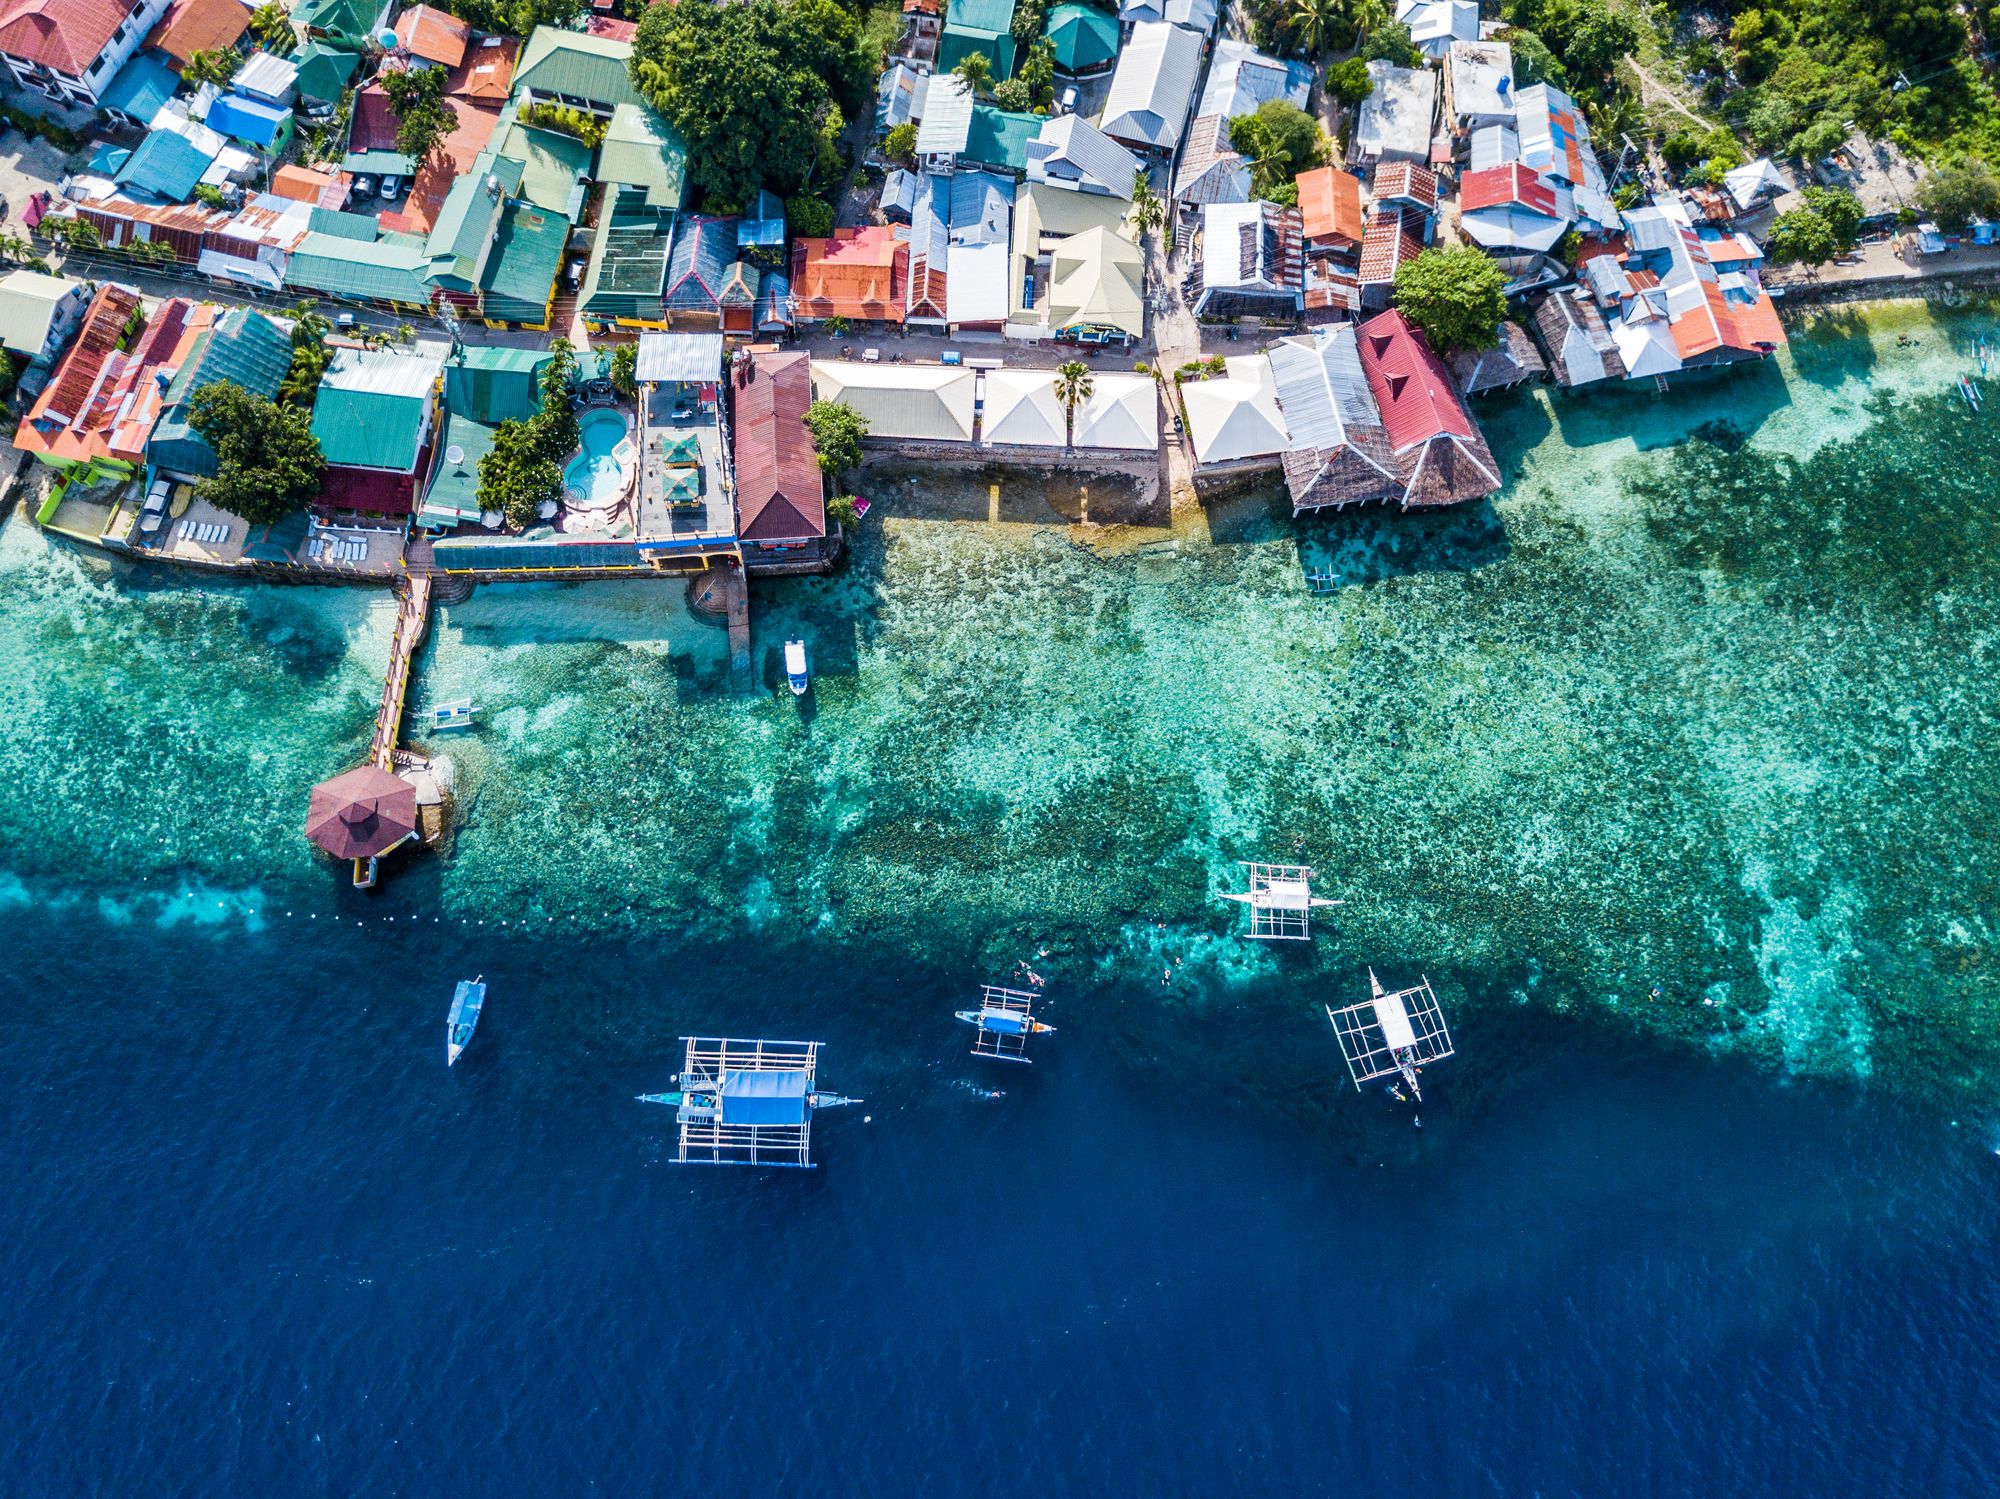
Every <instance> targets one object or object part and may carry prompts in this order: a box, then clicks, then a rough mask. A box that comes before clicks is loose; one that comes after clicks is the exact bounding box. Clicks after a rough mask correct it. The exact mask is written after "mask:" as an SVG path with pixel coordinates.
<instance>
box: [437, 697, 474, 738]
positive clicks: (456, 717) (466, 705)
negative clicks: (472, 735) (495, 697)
mask: <svg viewBox="0 0 2000 1499" xmlns="http://www.w3.org/2000/svg"><path fill="white" fill-rule="evenodd" d="M478 711H479V710H478V709H477V708H475V707H473V705H472V699H471V698H469V697H460V698H453V699H452V700H451V701H450V702H448V703H438V704H437V705H436V706H434V707H433V708H432V709H431V713H430V725H431V728H432V729H434V730H441V729H469V728H471V727H472V719H473V715H474V714H476V713H477V712H478Z"/></svg>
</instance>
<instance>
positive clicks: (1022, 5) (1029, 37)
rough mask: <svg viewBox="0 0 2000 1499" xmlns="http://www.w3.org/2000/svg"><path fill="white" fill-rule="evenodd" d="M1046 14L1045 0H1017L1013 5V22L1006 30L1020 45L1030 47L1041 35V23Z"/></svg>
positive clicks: (1046, 5)
mask: <svg viewBox="0 0 2000 1499" xmlns="http://www.w3.org/2000/svg"><path fill="white" fill-rule="evenodd" d="M1047 15H1048V4H1047V0H1018V3H1017V4H1016V5H1015V6H1014V20H1013V23H1012V24H1011V25H1009V26H1008V28H1007V30H1008V32H1009V34H1010V35H1012V37H1013V38H1014V40H1015V41H1016V42H1017V43H1019V44H1020V45H1021V46H1023V47H1032V46H1033V45H1034V44H1035V42H1036V41H1037V40H1038V39H1039V38H1040V37H1041V34H1042V23H1043V21H1044V19H1045V18H1046V17H1047Z"/></svg>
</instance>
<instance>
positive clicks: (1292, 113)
mask: <svg viewBox="0 0 2000 1499" xmlns="http://www.w3.org/2000/svg"><path fill="white" fill-rule="evenodd" d="M1229 144H1230V146H1231V148H1232V149H1234V150H1235V151H1236V152H1237V153H1238V154H1239V155H1241V156H1242V157H1243V158H1244V159H1245V160H1246V161H1248V162H1250V164H1251V168H1250V177H1251V182H1252V185H1253V187H1254V189H1255V191H1256V193H1257V196H1259V197H1260V198H1268V197H1269V196H1270V195H1271V193H1272V192H1273V191H1275V190H1276V189H1277V188H1278V187H1280V186H1282V185H1283V184H1285V183H1287V182H1290V181H1291V180H1292V179H1293V178H1294V177H1296V176H1298V175H1299V173H1301V172H1309V171H1311V170H1312V169H1313V168H1314V167H1316V166H1319V165H1320V164H1321V163H1323V162H1324V161H1325V160H1326V137H1325V136H1324V135H1323V134H1322V133H1321V132H1320V128H1319V121H1317V120H1315V119H1314V118H1313V117H1312V116H1311V115H1309V114H1307V113H1306V112H1305V111H1304V110H1303V109H1300V108H1299V107H1298V106H1297V105H1295V104H1293V103H1291V102H1290V101H1288V100H1285V99H1267V100H1266V101H1265V102H1264V103H1262V104H1260V105H1258V106H1257V112H1256V113H1255V114H1252V115H1244V116H1242V117H1241V118H1240V119H1235V120H1231V121H1230V122H1229Z"/></svg>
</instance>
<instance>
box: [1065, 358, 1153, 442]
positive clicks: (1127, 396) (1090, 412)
mask: <svg viewBox="0 0 2000 1499" xmlns="http://www.w3.org/2000/svg"><path fill="white" fill-rule="evenodd" d="M1075 442H1076V446H1078V447H1080V448H1120V449H1124V450H1126V451H1128V452H1148V453H1150V452H1154V451H1156V450H1157V449H1158V448H1159V446H1160V397H1159V393H1158V391H1157V390H1156V389H1155V387H1154V385H1153V377H1152V376H1151V375H1113V374H1097V375H1093V376H1092V377H1091V392H1090V398H1089V399H1088V400H1084V401H1079V402H1077V407H1076V436H1075Z"/></svg>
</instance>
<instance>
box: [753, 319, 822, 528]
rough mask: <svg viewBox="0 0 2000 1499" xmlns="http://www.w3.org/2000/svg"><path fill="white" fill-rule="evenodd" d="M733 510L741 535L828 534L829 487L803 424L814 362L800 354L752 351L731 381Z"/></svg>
mask: <svg viewBox="0 0 2000 1499" xmlns="http://www.w3.org/2000/svg"><path fill="white" fill-rule="evenodd" d="M733 390H734V400H735V404H736V512H737V530H738V534H739V535H741V536H742V537H743V539H744V540H745V541H803V540H805V539H807V538H808V537H814V536H824V535H826V489H825V484H824V481H823V480H822V478H821V477H820V471H819V459H818V457H817V456H816V455H815V454H814V452H813V443H812V433H811V432H809V431H808V430H807V428H806V408H807V407H808V406H810V405H812V361H811V359H810V358H809V356H807V355H805V354H803V353H786V354H776V353H756V354H752V355H751V356H750V369H749V375H748V378H747V379H742V380H740V381H739V383H737V384H736V385H735V386H734V387H733Z"/></svg>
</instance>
